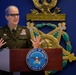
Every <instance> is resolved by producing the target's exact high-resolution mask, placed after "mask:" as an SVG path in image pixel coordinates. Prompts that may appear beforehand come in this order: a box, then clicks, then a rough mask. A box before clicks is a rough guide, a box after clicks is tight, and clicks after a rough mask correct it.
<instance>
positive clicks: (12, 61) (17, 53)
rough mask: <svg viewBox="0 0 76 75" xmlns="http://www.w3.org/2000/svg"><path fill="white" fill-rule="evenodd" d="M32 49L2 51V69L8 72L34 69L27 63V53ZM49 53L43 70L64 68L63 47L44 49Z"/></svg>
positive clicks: (0, 54)
mask: <svg viewBox="0 0 76 75" xmlns="http://www.w3.org/2000/svg"><path fill="white" fill-rule="evenodd" d="M29 50H30V49H9V48H5V49H3V50H2V51H0V70H4V71H7V72H26V71H32V70H31V69H30V68H29V67H28V66H27V64H26V55H27V53H28V51H29ZM43 50H44V51H45V52H46V53H47V55H48V63H47V65H46V66H45V67H44V69H42V71H50V70H57V71H58V70H62V49H61V48H51V49H43Z"/></svg>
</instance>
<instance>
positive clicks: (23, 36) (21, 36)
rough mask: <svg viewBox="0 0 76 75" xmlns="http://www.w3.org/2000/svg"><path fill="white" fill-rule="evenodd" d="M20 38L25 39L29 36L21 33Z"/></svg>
mask: <svg viewBox="0 0 76 75" xmlns="http://www.w3.org/2000/svg"><path fill="white" fill-rule="evenodd" d="M18 38H19V40H25V39H27V36H25V35H20V36H19V37H18Z"/></svg>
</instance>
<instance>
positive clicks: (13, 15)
mask: <svg viewBox="0 0 76 75" xmlns="http://www.w3.org/2000/svg"><path fill="white" fill-rule="evenodd" d="M7 16H12V17H15V16H19V14H8V15H7Z"/></svg>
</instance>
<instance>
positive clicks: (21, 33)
mask: <svg viewBox="0 0 76 75" xmlns="http://www.w3.org/2000/svg"><path fill="white" fill-rule="evenodd" d="M0 38H3V39H4V41H5V42H6V44H5V45H4V46H2V48H5V47H9V48H10V49H25V48H32V43H31V41H30V39H31V36H30V32H29V30H28V29H27V28H25V27H22V26H19V25H18V26H17V28H16V33H15V36H13V33H12V32H11V30H10V29H9V27H8V25H6V26H4V27H2V28H0Z"/></svg>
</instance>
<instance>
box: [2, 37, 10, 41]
mask: <svg viewBox="0 0 76 75" xmlns="http://www.w3.org/2000/svg"><path fill="white" fill-rule="evenodd" d="M2 38H3V39H4V40H5V41H6V40H10V37H9V36H3V37H2Z"/></svg>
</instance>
